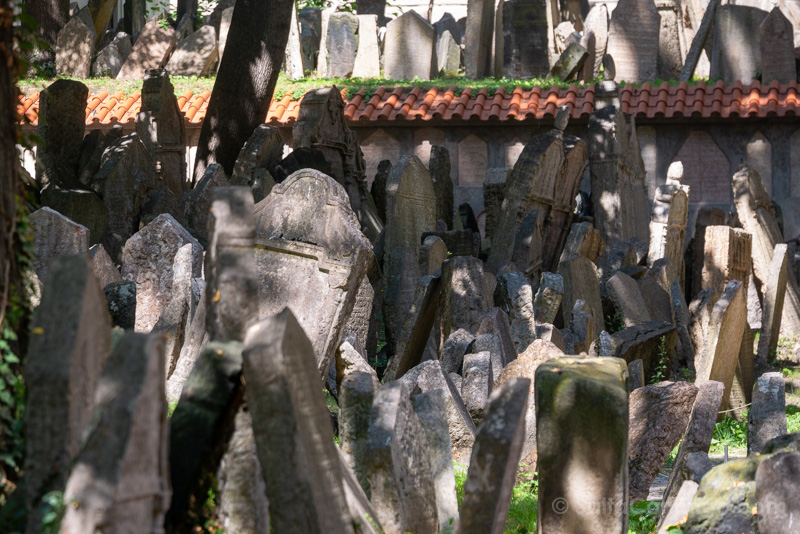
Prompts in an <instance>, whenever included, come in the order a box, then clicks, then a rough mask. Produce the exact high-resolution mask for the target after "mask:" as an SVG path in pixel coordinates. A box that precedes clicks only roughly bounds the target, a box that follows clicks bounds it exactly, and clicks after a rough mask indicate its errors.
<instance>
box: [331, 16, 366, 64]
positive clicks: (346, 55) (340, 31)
mask: <svg viewBox="0 0 800 534" xmlns="http://www.w3.org/2000/svg"><path fill="white" fill-rule="evenodd" d="M357 31H358V17H357V16H356V15H355V14H353V13H331V14H330V17H329V18H328V33H327V37H326V40H325V44H326V46H327V51H328V57H327V61H328V69H327V71H326V76H327V77H328V78H347V77H349V76H350V75H351V74H352V73H353V66H354V65H355V60H356V53H357V51H358V38H357V37H356V32H357Z"/></svg>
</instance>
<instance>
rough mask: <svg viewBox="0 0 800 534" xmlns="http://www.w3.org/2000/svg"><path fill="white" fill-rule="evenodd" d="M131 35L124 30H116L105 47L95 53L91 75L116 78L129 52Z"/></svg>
mask: <svg viewBox="0 0 800 534" xmlns="http://www.w3.org/2000/svg"><path fill="white" fill-rule="evenodd" d="M131 48H132V45H131V36H130V35H128V34H127V33H125V32H118V33H117V34H116V35H115V36H114V39H112V40H111V42H110V43H108V44H107V45H106V46H105V48H103V49H102V50H100V51H99V52H98V53H97V56H96V57H95V58H94V63H93V64H92V76H103V75H105V76H108V77H110V78H116V77H117V75H118V74H119V71H120V69H121V68H122V64H123V63H125V60H126V59H128V54H130V53H131Z"/></svg>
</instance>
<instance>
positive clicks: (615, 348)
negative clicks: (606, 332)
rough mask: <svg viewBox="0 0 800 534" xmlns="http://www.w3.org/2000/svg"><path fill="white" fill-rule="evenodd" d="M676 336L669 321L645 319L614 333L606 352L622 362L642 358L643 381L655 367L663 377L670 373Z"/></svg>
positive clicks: (650, 376)
mask: <svg viewBox="0 0 800 534" xmlns="http://www.w3.org/2000/svg"><path fill="white" fill-rule="evenodd" d="M676 337H677V333H676V330H675V327H674V326H672V325H671V324H670V323H667V322H662V321H649V322H646V323H642V324H638V325H636V326H630V327H628V328H625V329H623V330H620V331H619V332H615V333H614V334H613V335H612V336H611V339H610V340H609V347H608V348H609V350H610V351H611V352H610V355H612V356H615V357H617V358H622V359H623V360H625V361H626V362H632V361H634V360H642V365H643V368H644V377H645V381H646V382H649V381H650V379H651V378H653V376H654V375H655V374H656V373H657V372H658V371H657V369H659V368H660V369H661V372H662V373H663V376H670V370H671V366H672V361H671V360H672V359H671V353H672V350H673V348H674V347H675V339H676ZM598 348H599V347H598V346H597V344H596V345H595V346H594V347H593V351H598ZM597 354H598V355H600V352H597Z"/></svg>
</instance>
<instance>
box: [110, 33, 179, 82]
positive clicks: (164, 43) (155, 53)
mask: <svg viewBox="0 0 800 534" xmlns="http://www.w3.org/2000/svg"><path fill="white" fill-rule="evenodd" d="M126 31H127V30H126ZM128 33H130V32H128ZM177 40H178V34H177V32H175V30H173V29H172V28H166V29H164V28H161V27H160V26H159V25H158V19H155V18H154V19H152V20H150V21H148V22H147V24H145V25H144V28H142V31H141V33H140V34H139V37H138V38H137V39H136V43H135V44H134V45H133V50H131V53H130V55H129V56H128V59H126V60H125V63H123V64H122V68H121V69H120V71H119V74H117V79H118V80H141V79H142V78H144V74H145V71H146V70H148V69H160V68H161V67H163V66H164V65H165V64H166V62H167V59H168V58H169V55H170V54H171V53H172V50H173V49H174V48H175V42H176V41H177Z"/></svg>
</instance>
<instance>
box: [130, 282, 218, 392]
mask: <svg viewBox="0 0 800 534" xmlns="http://www.w3.org/2000/svg"><path fill="white" fill-rule="evenodd" d="M133 287H134V289H135V288H136V285H135V284H133ZM192 298H193V299H194V288H193V296H192ZM133 302H134V304H135V303H136V296H135V294H134V298H133ZM131 328H133V326H131ZM207 342H208V333H207V332H206V295H205V287H203V289H202V290H200V294H199V298H198V300H197V307H196V309H195V310H194V314H193V315H192V318H191V322H190V323H189V325H188V327H187V329H186V333H185V334H184V341H183V346H182V347H181V353H180V355H179V357H178V362H177V364H175V369H174V370H173V371H172V374H171V375H170V376H169V378H167V401H168V402H169V403H170V404H174V403H176V402H178V400H179V399H180V396H181V391H182V390H183V386H184V384H185V383H186V381H187V380H188V378H189V375H190V374H191V373H192V369H194V365H195V362H196V361H197V358H198V357H199V356H200V351H201V349H202V348H203V347H204V346H205V345H206V343H207Z"/></svg>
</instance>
